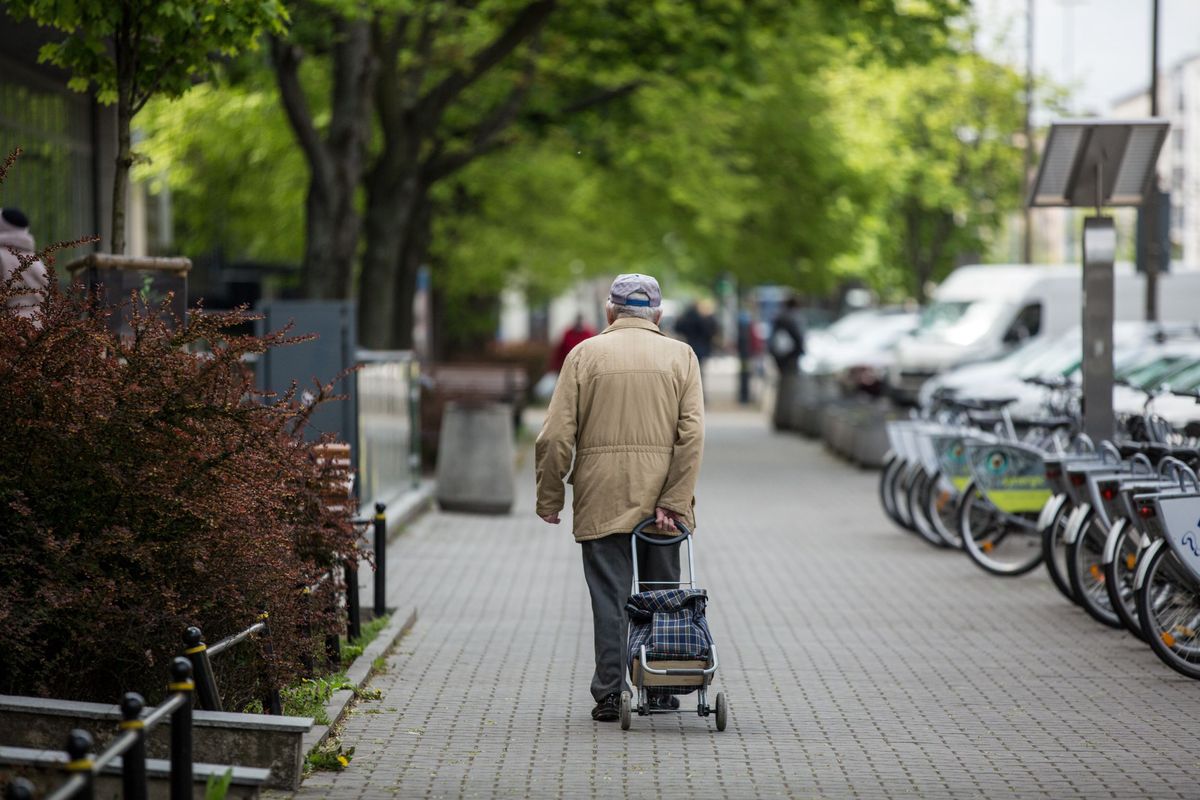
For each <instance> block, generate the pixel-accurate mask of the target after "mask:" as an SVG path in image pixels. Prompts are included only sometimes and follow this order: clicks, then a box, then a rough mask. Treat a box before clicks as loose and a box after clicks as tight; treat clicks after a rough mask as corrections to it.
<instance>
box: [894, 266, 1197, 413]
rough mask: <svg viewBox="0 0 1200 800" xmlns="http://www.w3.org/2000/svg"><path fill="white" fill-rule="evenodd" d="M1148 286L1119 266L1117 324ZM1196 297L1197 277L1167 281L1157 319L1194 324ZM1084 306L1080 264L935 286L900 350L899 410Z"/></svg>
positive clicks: (954, 277)
mask: <svg viewBox="0 0 1200 800" xmlns="http://www.w3.org/2000/svg"><path fill="white" fill-rule="evenodd" d="M1144 285H1145V281H1144V278H1143V277H1142V276H1141V275H1140V274H1137V273H1135V272H1134V270H1133V267H1132V265H1129V264H1119V265H1117V267H1116V271H1115V304H1114V306H1115V307H1114V319H1116V320H1130V321H1132V320H1137V319H1140V318H1141V316H1142V314H1143V306H1142V302H1143V301H1142V298H1143V295H1144ZM1197 297H1200V273H1198V272H1181V273H1170V274H1167V275H1164V276H1162V278H1161V283H1160V304H1159V305H1160V311H1159V314H1160V317H1161V318H1162V319H1163V320H1165V321H1170V322H1178V321H1190V320H1193V319H1195V317H1196V315H1197V310H1196V298H1197ZM1082 306H1083V302H1082V284H1081V276H1080V272H1079V267H1077V266H1071V265H1063V266H1032V265H1026V264H1008V265H995V266H981V265H973V266H966V267H960V268H959V269H956V270H955V271H954V272H953V273H951V274H950V276H949V277H948V278H946V280H945V281H943V282H942V285H941V286H939V287H938V289H937V291H936V293H935V294H934V300H933V302H932V303H931V304H930V305H929V306H928V307H927V308H926V309H925V311H924V312H923V313H922V315H921V323H920V325H919V326H918V328H917V330H916V332H915V333H914V334H913V335H912V336H911V337H908V338H906V339H905V340H903V341H901V342H900V343H899V344H898V345H897V347H896V364H895V366H894V367H893V368H892V369H891V370H890V372H889V374H888V390H889V393H890V394H891V395H892V397H893V398H894V399H896V401H897V402H899V403H901V404H910V403H913V402H915V401H916V399H917V398H918V395H919V393H920V390H921V387H922V386H923V385H924V383H925V382H926V381H927V380H929V379H930V378H931V377H933V376H934V375H936V374H938V373H939V372H942V371H944V370H947V369H949V368H951V367H955V366H958V365H961V364H968V363H972V362H981V361H990V360H995V359H997V358H1000V357H1002V356H1003V355H1005V354H1007V353H1011V352H1012V351H1014V350H1015V349H1017V348H1018V347H1020V346H1021V345H1022V344H1024V343H1026V342H1030V341H1035V340H1038V339H1049V338H1054V337H1057V336H1060V335H1061V334H1064V333H1066V332H1067V331H1069V330H1071V329H1072V328H1075V327H1077V326H1078V325H1079V324H1080V315H1081V309H1082Z"/></svg>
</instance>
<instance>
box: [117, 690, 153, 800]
mask: <svg viewBox="0 0 1200 800" xmlns="http://www.w3.org/2000/svg"><path fill="white" fill-rule="evenodd" d="M145 707H146V701H145V700H143V699H142V696H141V695H140V694H138V693H137V692H128V693H126V695H125V696H124V697H122V698H121V730H123V731H136V732H137V739H135V740H134V742H133V744H132V745H131V746H130V747H129V749H128V750H126V751H125V755H124V756H122V761H121V786H122V787H123V788H124V791H125V796H124V800H146V794H147V791H146V725H145V723H144V722H142V719H141V717H142V709H143V708H145Z"/></svg>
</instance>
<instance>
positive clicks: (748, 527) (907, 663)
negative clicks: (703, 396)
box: [297, 414, 1200, 798]
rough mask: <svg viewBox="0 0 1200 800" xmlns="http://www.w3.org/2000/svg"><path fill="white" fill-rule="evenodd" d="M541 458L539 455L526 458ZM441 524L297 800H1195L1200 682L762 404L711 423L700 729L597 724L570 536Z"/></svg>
mask: <svg viewBox="0 0 1200 800" xmlns="http://www.w3.org/2000/svg"><path fill="white" fill-rule="evenodd" d="M528 457H529V456H528V454H527V456H526V458H528ZM528 467H529V465H528V464H525V468H524V470H523V473H522V479H521V480H522V484H521V487H520V492H519V494H520V495H521V497H522V503H521V505H520V507H519V509H518V511H517V512H516V513H514V514H513V515H512V516H510V517H499V518H490V517H474V516H464V515H453V514H439V513H433V514H430V515H428V516H426V517H425V518H424V519H423V520H422V521H421V522H420V523H418V525H417V526H416V527H415V528H414V529H413V530H412V531H410V532H409V533H407V534H405V536H404V537H402V538H401V539H399V540H398V541H397V542H396V543H395V544H394V545H393V550H394V555H395V557H396V559H397V562H394V566H393V567H392V569H393V570H395V571H394V572H393V576H394V577H393V578H392V580H393V581H394V584H393V585H394V586H395V587H396V588H395V593H394V596H393V597H392V598H390V599H391V600H392V603H393V604H395V605H406V606H407V605H411V604H412V603H414V602H415V603H416V604H417V605H418V606H419V608H420V619H419V621H418V623H417V625H416V627H415V629H414V630H413V632H412V633H411V634H410V635H409V636H408V637H407V638H406V639H404V640H403V641H402V642H401V643H400V646H399V648H398V651H397V652H396V653H395V654H394V655H393V656H392V657H391V658H390V659H389V661H388V671H387V672H386V673H384V674H382V675H379V676H378V677H376V678H375V679H374V681H373V684H372V685H373V686H374V687H375V688H378V689H381V690H382V691H383V693H384V697H383V699H382V700H381V701H377V702H370V703H364V704H362V705H360V706H359V708H358V710H357V711H356V712H355V713H354V714H353V715H351V716H350V717H349V719H348V721H347V723H346V730H345V735H344V744H345V745H347V746H354V747H356V748H357V751H356V753H355V756H354V760H353V762H352V764H351V766H350V768H349V769H347V770H345V771H344V772H340V773H318V774H316V775H314V776H312V777H311V778H309V780H307V781H305V783H304V786H303V787H302V790H301V791H300V792H299V793H298V795H297V796H298V797H305V798H310V797H311V798H316V797H331V798H359V797H361V798H376V797H378V798H387V797H402V798H421V797H441V798H454V797H546V798H557V797H568V798H576V797H589V796H591V797H604V798H612V797H638V798H645V797H656V798H657V797H662V798H684V797H687V798H692V797H699V798H707V797H734V798H751V797H865V798H874V797H879V798H882V797H954V798H962V797H1001V796H1004V797H1008V796H1020V797H1053V798H1070V797H1089V798H1090V797H1131V796H1146V797H1156V798H1159V797H1197V796H1200V788H1198V786H1200V785H1198V784H1197V782H1196V778H1195V769H1194V767H1195V763H1194V761H1193V760H1192V759H1193V758H1194V754H1195V753H1197V752H1200V724H1197V723H1198V720H1197V717H1198V716H1200V687H1198V686H1197V685H1196V684H1195V683H1193V682H1191V681H1188V680H1187V679H1184V678H1180V677H1176V676H1175V674H1174V673H1172V672H1171V671H1170V670H1168V669H1167V668H1166V667H1165V666H1163V665H1162V664H1160V663H1159V662H1158V660H1157V659H1156V658H1155V657H1154V656H1153V654H1151V653H1150V651H1149V650H1148V649H1147V648H1146V646H1145V645H1143V644H1140V643H1138V642H1135V641H1134V640H1133V638H1132V637H1130V636H1127V635H1125V634H1122V633H1119V632H1115V631H1109V630H1106V629H1102V628H1100V627H1099V626H1098V625H1096V624H1095V623H1093V622H1092V621H1091V620H1090V619H1088V618H1087V617H1085V616H1084V615H1083V614H1082V612H1079V611H1077V610H1076V609H1074V608H1071V607H1070V606H1069V605H1068V604H1067V603H1066V601H1064V600H1063V599H1062V598H1061V597H1060V596H1059V595H1058V593H1057V592H1056V591H1055V590H1054V588H1053V587H1052V586H1051V585H1050V583H1049V579H1048V578H1047V577H1046V575H1045V573H1044V572H1042V571H1040V570H1039V571H1037V572H1035V573H1033V574H1032V575H1028V576H1025V577H1023V578H1019V579H1015V580H1004V579H1000V578H995V577H991V576H989V575H987V574H985V573H983V572H982V571H981V570H979V569H978V568H976V567H975V566H974V565H972V564H971V563H970V562H969V561H968V560H967V559H966V557H965V556H963V555H961V554H957V553H952V552H945V551H941V552H939V551H934V550H933V549H932V548H930V547H928V546H927V545H925V544H923V543H922V542H920V541H918V540H917V539H916V538H915V537H913V536H911V535H907V534H902V533H899V532H897V531H896V530H895V529H894V528H893V527H892V526H891V525H890V524H889V523H888V522H887V521H886V520H885V519H884V516H883V513H882V512H881V511H880V510H879V509H878V503H877V500H876V494H875V475H874V474H873V473H865V472H859V471H857V470H855V469H853V468H850V467H847V466H845V465H843V464H842V463H840V462H838V461H836V460H834V459H832V458H831V457H829V456H828V455H826V454H825V453H824V452H822V451H821V449H820V447H819V446H818V445H815V444H812V443H809V442H804V441H801V440H799V439H796V438H792V437H786V436H773V435H771V434H770V433H768V432H767V430H766V427H765V424H764V422H763V420H762V419H761V418H760V417H758V416H753V415H736V414H718V415H713V416H712V417H711V418H710V426H709V439H708V447H707V452H706V459H705V465H704V474H703V478H702V485H701V488H700V492H699V507H698V512H699V517H700V522H701V528H700V531H699V533H698V535H697V539H698V548H697V554H696V555H697V566H698V572H699V577H700V579H701V583H702V584H703V585H705V586H706V587H707V588H708V589H709V591H710V594H711V597H712V600H711V603H712V604H711V606H710V607H709V615H710V622H711V628H712V631H713V635H714V637H715V638H716V640H717V642H718V644H719V645H720V648H721V650H720V652H721V657H722V669H721V673H720V675H719V676H718V685H717V687H716V688H718V689H724V690H725V691H726V692H727V694H728V696H729V699H730V706H731V713H730V722H729V728H728V730H726V731H725V732H724V733H720V734H718V733H716V732H715V730H714V729H713V728H712V722H711V719H712V718H711V717H710V718H709V720H703V719H700V718H698V717H696V716H695V715H694V714H693V715H681V716H677V717H675V716H671V717H654V718H650V719H647V718H639V717H636V716H635V717H634V722H633V729H632V730H631V731H629V732H622V731H621V730H620V728H619V726H618V725H616V724H615V723H613V724H598V723H594V722H593V721H592V720H591V717H590V714H589V712H590V710H591V705H592V702H591V698H590V696H589V694H588V682H589V679H590V676H591V666H590V662H591V631H590V624H591V620H590V612H589V610H588V605H587V593H586V589H585V586H584V582H583V572H582V567H581V564H580V556H579V551H578V547H577V546H576V545H575V544H574V543H573V542H572V541H571V539H570V536H569V533H568V531H569V527H568V526H567V525H566V524H564V525H563V526H561V527H558V528H551V527H550V526H546V525H544V524H543V523H541V522H540V521H538V520H537V519H536V518H534V517H533V515H532V499H531V495H532V492H533V488H532V477H531V472H530V470H529V468H528Z"/></svg>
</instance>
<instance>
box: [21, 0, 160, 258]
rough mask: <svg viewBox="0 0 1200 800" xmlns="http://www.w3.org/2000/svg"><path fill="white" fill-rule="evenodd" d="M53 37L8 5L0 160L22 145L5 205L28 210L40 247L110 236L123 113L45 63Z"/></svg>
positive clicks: (26, 211)
mask: <svg viewBox="0 0 1200 800" xmlns="http://www.w3.org/2000/svg"><path fill="white" fill-rule="evenodd" d="M50 37H51V33H50V32H49V31H48V30H46V29H42V28H39V27H38V26H36V25H34V24H32V23H29V22H16V21H14V20H13V19H12V18H11V17H9V16H7V14H6V12H5V11H4V7H3V6H2V5H0V159H3V158H4V157H6V156H7V155H8V154H9V153H10V152H12V151H13V149H14V148H16V147H20V148H21V150H22V154H21V157H20V159H19V161H18V162H17V165H16V167H15V168H14V169H13V170H11V172H10V173H9V176H8V178H7V180H6V181H5V183H4V185H3V186H2V187H0V207H2V206H9V207H17V208H20V209H21V210H22V211H24V212H25V213H26V215H27V216H28V217H29V219H30V226H31V230H32V231H33V234H34V236H35V237H36V238H37V241H38V243H39V245H44V244H49V243H51V242H56V241H64V240H71V239H77V238H79V237H81V236H89V235H93V234H95V235H99V236H100V237H101V238H102V240H107V239H108V238H109V226H110V218H111V213H110V209H111V208H112V201H111V192H112V176H113V170H114V161H115V154H116V112H115V109H113V108H112V107H104V106H101V105H99V104H98V103H96V102H95V100H94V98H93V97H92V96H90V95H87V94H81V93H79V92H74V91H71V90H70V89H69V88H68V87H67V80H68V78H69V76H68V75H67V74H66V73H65V72H63V71H62V70H59V69H57V68H55V67H51V66H48V65H45V64H39V63H38V50H39V49H40V48H41V46H42V45H43V44H45V43H46V42H48V41H51V38H50ZM143 238H144V237H143ZM70 257H71V256H70V255H68V256H67V258H70Z"/></svg>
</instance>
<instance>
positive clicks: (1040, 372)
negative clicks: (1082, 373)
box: [1010, 336, 1080, 378]
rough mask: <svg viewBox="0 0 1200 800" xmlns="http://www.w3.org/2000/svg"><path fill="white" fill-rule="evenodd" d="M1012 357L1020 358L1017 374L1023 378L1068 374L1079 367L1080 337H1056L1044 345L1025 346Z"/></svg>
mask: <svg viewBox="0 0 1200 800" xmlns="http://www.w3.org/2000/svg"><path fill="white" fill-rule="evenodd" d="M1010 357H1017V358H1018V359H1019V361H1020V363H1021V366H1020V368H1019V369H1018V370H1017V374H1018V375H1020V376H1021V377H1022V378H1033V377H1038V376H1042V377H1047V376H1051V375H1062V376H1067V375H1070V374H1071V373H1072V372H1074V371H1075V370H1076V369H1077V368H1078V367H1079V360H1080V345H1079V337H1078V336H1067V337H1065V338H1062V339H1055V340H1054V341H1053V342H1050V343H1048V344H1046V345H1045V346H1042V347H1036V346H1035V347H1023V348H1021V349H1020V350H1018V351H1017V352H1016V353H1014V354H1013V356H1010Z"/></svg>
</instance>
